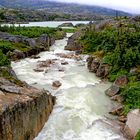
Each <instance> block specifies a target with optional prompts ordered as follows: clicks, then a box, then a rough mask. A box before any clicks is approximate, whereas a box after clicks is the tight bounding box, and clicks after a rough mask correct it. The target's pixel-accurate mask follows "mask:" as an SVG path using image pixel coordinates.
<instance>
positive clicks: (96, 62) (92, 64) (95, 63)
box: [87, 57, 100, 73]
mask: <svg viewBox="0 0 140 140" xmlns="http://www.w3.org/2000/svg"><path fill="white" fill-rule="evenodd" d="M87 61H88V69H89V71H90V72H94V73H96V72H97V70H98V68H99V66H100V59H98V58H93V57H89V58H88V60H87Z"/></svg>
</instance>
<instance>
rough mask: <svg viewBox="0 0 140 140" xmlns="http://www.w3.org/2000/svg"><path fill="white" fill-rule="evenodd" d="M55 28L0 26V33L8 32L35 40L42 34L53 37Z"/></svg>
mask: <svg viewBox="0 0 140 140" xmlns="http://www.w3.org/2000/svg"><path fill="white" fill-rule="evenodd" d="M58 30H59V29H57V28H48V27H20V26H19V27H15V26H3V27H2V26H0V31H2V32H8V33H10V34H13V35H23V36H27V37H29V38H36V37H39V36H40V35H42V34H49V35H50V36H51V35H54V34H55V33H56V31H58Z"/></svg>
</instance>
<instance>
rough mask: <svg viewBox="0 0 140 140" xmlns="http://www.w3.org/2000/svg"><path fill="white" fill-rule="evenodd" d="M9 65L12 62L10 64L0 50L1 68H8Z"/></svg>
mask: <svg viewBox="0 0 140 140" xmlns="http://www.w3.org/2000/svg"><path fill="white" fill-rule="evenodd" d="M9 64H10V62H9V60H8V58H7V57H6V55H4V54H3V53H2V51H1V50H0V66H8V65H9Z"/></svg>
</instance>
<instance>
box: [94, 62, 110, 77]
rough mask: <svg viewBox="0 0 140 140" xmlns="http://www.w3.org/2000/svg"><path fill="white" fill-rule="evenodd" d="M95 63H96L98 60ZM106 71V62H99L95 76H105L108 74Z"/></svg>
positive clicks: (107, 68)
mask: <svg viewBox="0 0 140 140" xmlns="http://www.w3.org/2000/svg"><path fill="white" fill-rule="evenodd" d="M96 63H97V64H98V62H96ZM108 73H109V66H108V65H107V64H102V63H100V65H99V67H98V69H97V72H96V76H98V77H101V78H105V77H106V76H107V75H108Z"/></svg>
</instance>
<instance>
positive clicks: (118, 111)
mask: <svg viewBox="0 0 140 140" xmlns="http://www.w3.org/2000/svg"><path fill="white" fill-rule="evenodd" d="M123 107H124V106H123V105H119V106H117V107H115V108H113V109H112V110H111V111H110V112H109V113H110V114H112V115H119V116H120V115H121V114H122V112H123Z"/></svg>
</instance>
